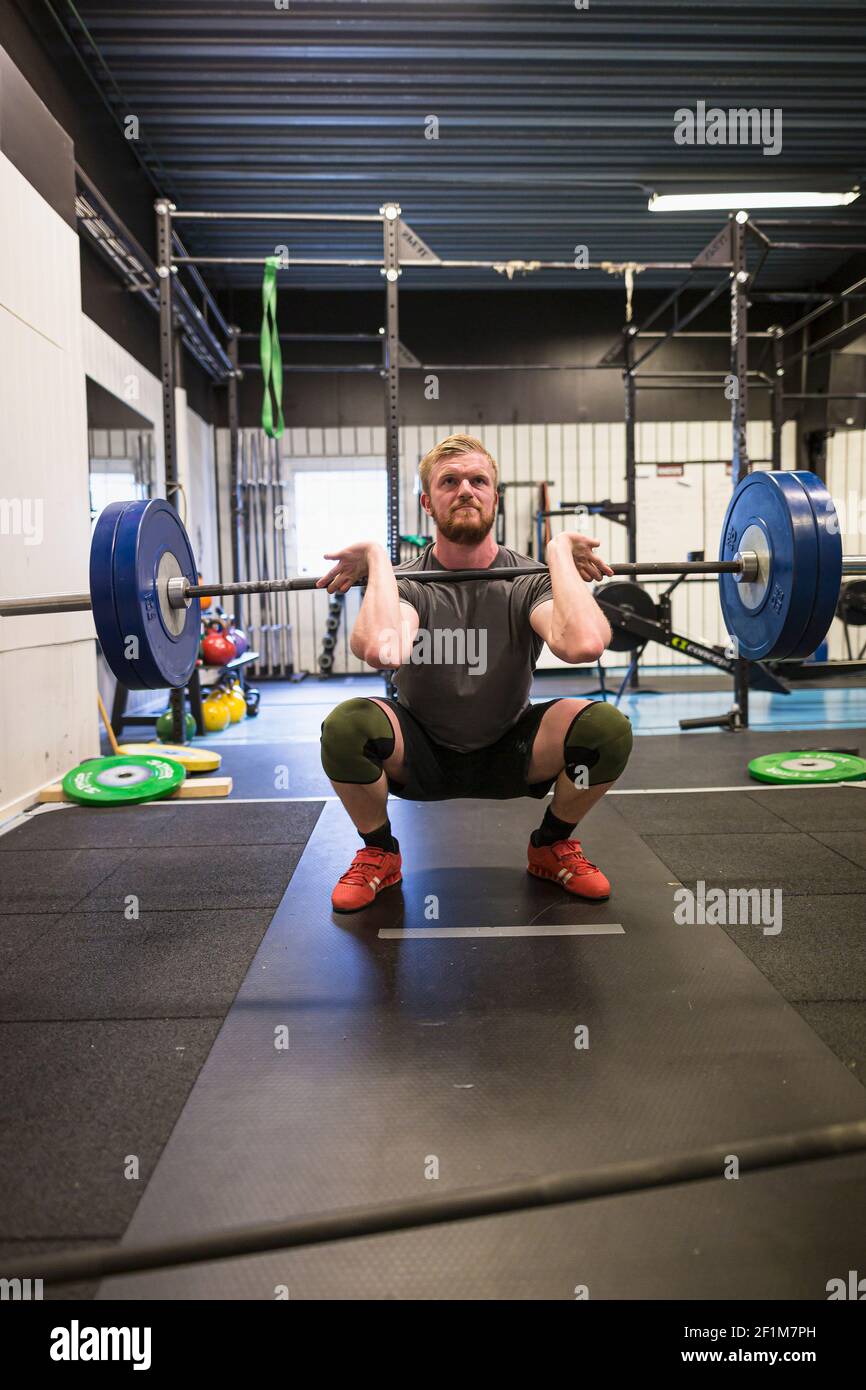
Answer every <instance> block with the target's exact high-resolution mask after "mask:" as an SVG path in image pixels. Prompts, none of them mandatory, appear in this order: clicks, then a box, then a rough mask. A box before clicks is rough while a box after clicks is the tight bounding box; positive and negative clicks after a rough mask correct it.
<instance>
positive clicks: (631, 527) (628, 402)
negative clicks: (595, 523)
mask: <svg viewBox="0 0 866 1390" xmlns="http://www.w3.org/2000/svg"><path fill="white" fill-rule="evenodd" d="M622 355H623V362H624V364H625V365H624V369H623V374H622V384H623V393H624V397H625V407H624V415H625V497H626V506H627V508H628V510H627V514H626V532H627V535H628V558H629V561H634V560H636V559H637V483H636V477H637V475H636V464H635V408H636V405H637V391H636V389H635V380H634V332H633V331H632V329H631V327H630V326H629V325H628V324H626V326H625V328H624V329H623V337H622ZM629 684H630V685H631V687H632V689H633V690H637V688H638V685H639V684H640V677H639V675H638V663H637V661H635V663H634V669H633V670H632V673H631V677H630V680H629Z"/></svg>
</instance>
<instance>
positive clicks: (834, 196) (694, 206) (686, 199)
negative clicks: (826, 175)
mask: <svg viewBox="0 0 866 1390" xmlns="http://www.w3.org/2000/svg"><path fill="white" fill-rule="evenodd" d="M859 197H860V189H859V188H854V189H852V190H851V192H850V193H766V192H765V193H761V192H757V193H654V194H653V195H652V197H651V198H650V200H649V202H648V204H647V207H648V208H649V210H650V212H732V211H733V210H734V209H735V208H839V207H847V206H848V204H849V203H853V202H854V200H855V198H859Z"/></svg>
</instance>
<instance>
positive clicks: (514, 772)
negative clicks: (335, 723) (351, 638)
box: [382, 700, 559, 801]
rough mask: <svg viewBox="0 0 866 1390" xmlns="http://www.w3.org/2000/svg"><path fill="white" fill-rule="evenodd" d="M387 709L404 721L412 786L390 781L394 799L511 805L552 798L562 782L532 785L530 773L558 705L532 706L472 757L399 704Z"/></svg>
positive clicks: (550, 702) (551, 780) (392, 703)
mask: <svg viewBox="0 0 866 1390" xmlns="http://www.w3.org/2000/svg"><path fill="white" fill-rule="evenodd" d="M382 703H383V704H386V705H388V706H389V707H390V708H391V709H392V710H393V711H394V713H395V714H396V716H397V718H398V719H399V721H400V728H401V730H402V733H403V745H404V748H405V761H406V773H407V780H406V781H405V782H403V783H397V782H392V780H391V778H390V777H389V778H388V790H389V791H390V792H392V793H393V794H394V796H400V797H403V798H404V799H405V800H407V801H452V800H455V799H457V798H459V797H480V798H482V799H483V800H490V801H510V800H512V799H513V798H514V797H518V796H534V797H537V798H540V797H542V796H546V795H547V793H548V792H549V791H550V788H551V787H552V786H553V783H554V782H555V781H556V777H548V778H546V779H545V781H543V782H535V783H529V782H528V781H527V773H528V771H529V762H530V759H531V757H532V745H533V743H534V742H535V735H536V734H537V733H538V726H539V724H540V723H541V721H542V719H543V718H544V715H545V714H546V713H547V711H548V710H549V709H550V707H551V705H555V704H558V703H559V702H558V701H557V700H545V701H544V702H543V703H542V704H538V705H530V706H529V708H528V709H526V710H524V712H523V714H522V715H521V716H520V718H519V719H518V721H517V723H516V724H514V725H513V726H512V727H511V728H510V729H509V730H508V732H507V733H505V734H503V735H502V737H501V738H500V739H498V740H497V742H496V743H491V744H490V746H489V747H488V748H477V749H475V751H474V752H471V753H458V752H457V751H456V750H455V749H453V748H445V747H444V746H443V745H442V744H441V743H436V742H435V740H434V739H432V738H431V737H430V735H429V734H428V733H427V732H426V730H425V729H424V727H423V725H422V724H419V723H418V720H417V719H416V718H415V716H414V715H413V714H410V713H409V711H408V710H407V708H406V706H405V705H401V704H400V703H399V701H397V700H383V701H382Z"/></svg>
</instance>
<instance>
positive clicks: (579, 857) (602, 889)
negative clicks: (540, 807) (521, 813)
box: [526, 840, 610, 903]
mask: <svg viewBox="0 0 866 1390" xmlns="http://www.w3.org/2000/svg"><path fill="white" fill-rule="evenodd" d="M526 867H527V869H528V871H529V873H531V874H535V877H536V878H549V879H552V880H553V881H554V882H555V883H558V884H559V885H560V887H561V888H564V889H565V891H566V893H573V894H574V896H575V897H576V898H590V899H591V900H592V901H593V902H597V903H600V902H604V900H605V898H609V897H610V884H609V882H608V880H607V879H606V878H605V876H604V874H603V873H602V872H601V869H599V868H597V867H596V865H595V864H590V862H589V860H588V859H587V858H586V856H585V854H584V853H583V850H582V849H581V848H580V840H557V841H556V843H555V844H552V845H541V846H536V845H534V844H533V843H532V841H531V840H530V842H529V863H528V864H527V866H526Z"/></svg>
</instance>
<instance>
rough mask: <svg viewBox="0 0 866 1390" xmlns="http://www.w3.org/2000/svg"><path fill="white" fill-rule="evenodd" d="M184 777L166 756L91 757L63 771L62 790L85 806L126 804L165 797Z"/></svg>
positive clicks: (180, 769) (180, 768)
mask: <svg viewBox="0 0 866 1390" xmlns="http://www.w3.org/2000/svg"><path fill="white" fill-rule="evenodd" d="M185 776H186V773H185V772H184V769H183V768H182V767H181V765H180V763H176V762H173V761H171V759H169V758H159V757H145V758H139V757H132V758H130V757H123V758H92V759H91V760H90V761H89V762H86V763H81V764H80V765H79V766H78V767H74V768H73V769H72V771H71V772H67V774H66V776H65V777H64V779H63V790H64V791H65V793H66V795H67V796H68V797H70V798H71V800H73V801H80V802H82V803H83V804H84V805H86V806H123V805H127V806H128V805H129V804H130V803H131V802H136V801H154V800H155V799H156V798H157V797H158V796H169V795H170V794H171V793H172V792H173V791H174V790H175V788H176V787H179V786H180V784H181V782H182V781H183V779H184V777H185Z"/></svg>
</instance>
